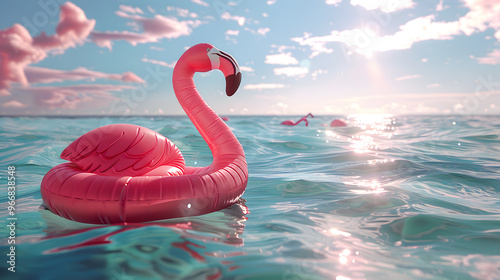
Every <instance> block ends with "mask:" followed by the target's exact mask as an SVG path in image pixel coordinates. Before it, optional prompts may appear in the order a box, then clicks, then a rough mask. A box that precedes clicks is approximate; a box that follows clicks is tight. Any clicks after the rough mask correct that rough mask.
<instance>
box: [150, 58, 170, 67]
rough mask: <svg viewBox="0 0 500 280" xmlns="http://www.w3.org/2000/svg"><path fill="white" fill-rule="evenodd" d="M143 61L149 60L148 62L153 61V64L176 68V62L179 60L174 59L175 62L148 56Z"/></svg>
mask: <svg viewBox="0 0 500 280" xmlns="http://www.w3.org/2000/svg"><path fill="white" fill-rule="evenodd" d="M142 61H143V62H147V63H152V64H158V65H161V66H165V67H168V68H174V67H175V63H176V62H177V61H174V62H171V63H168V62H165V61H160V60H154V59H148V58H143V59H142Z"/></svg>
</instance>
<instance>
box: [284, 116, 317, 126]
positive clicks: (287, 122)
mask: <svg viewBox="0 0 500 280" xmlns="http://www.w3.org/2000/svg"><path fill="white" fill-rule="evenodd" d="M309 116H310V117H311V118H314V116H313V115H312V114H311V113H309V114H307V115H305V116H303V117H302V118H301V119H300V120H298V121H297V122H293V121H291V120H286V121H283V122H282V123H281V124H282V125H298V124H299V123H300V122H305V123H306V126H308V125H309V122H308V121H307V117H309Z"/></svg>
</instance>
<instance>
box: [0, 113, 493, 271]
mask: <svg viewBox="0 0 500 280" xmlns="http://www.w3.org/2000/svg"><path fill="white" fill-rule="evenodd" d="M298 118H299V117H290V118H286V117H276V116H274V117H231V118H230V120H229V121H228V122H227V123H228V125H229V126H230V127H231V128H232V129H233V131H234V133H235V134H236V136H237V137H238V139H239V140H240V142H241V144H242V145H243V147H244V149H245V153H246V157H247V161H248V164H249V173H250V178H249V182H248V187H247V191H246V193H245V194H244V195H243V198H244V199H245V200H246V201H244V200H241V201H240V202H239V203H237V204H235V205H233V206H231V207H229V208H227V209H224V210H222V211H218V212H215V213H211V214H207V215H203V216H198V217H189V218H182V219H175V220H165V221H158V222H153V223H144V224H133V225H124V226H116V225H115V226H102V225H98V226H96V225H87V224H80V223H76V222H71V221H67V220H65V219H63V218H60V217H58V216H56V215H54V214H52V213H50V212H49V211H47V210H43V209H40V205H41V203H42V200H41V196H40V190H39V188H40V182H41V180H42V177H43V176H44V174H45V173H46V172H47V171H48V170H49V169H50V168H51V167H53V166H55V165H57V164H59V163H62V162H63V160H61V159H59V157H58V156H59V154H60V153H61V151H62V150H63V149H64V148H65V147H66V146H67V145H68V144H69V143H70V142H71V141H73V140H74V139H76V138H77V137H79V136H80V135H82V134H83V133H85V132H87V131H89V130H92V129H94V128H96V127H98V126H102V125H106V124H111V123H123V122H125V123H133V124H138V125H143V126H146V127H148V128H151V129H153V130H156V131H158V132H160V133H162V134H163V135H165V136H167V137H168V138H170V139H171V140H173V142H174V143H175V144H176V145H178V147H179V148H180V150H181V151H182V152H183V154H184V157H185V159H186V164H187V165H197V166H203V165H208V164H209V163H210V162H211V153H210V151H209V150H208V147H207V145H206V144H205V142H204V141H203V139H202V138H201V137H200V136H199V134H198V133H197V131H196V130H195V129H194V127H193V126H192V125H191V123H190V121H189V119H187V118H185V117H171V118H0V177H1V178H0V190H1V192H0V244H1V251H0V252H1V254H0V278H1V279H72V280H76V279H283V280H306V279H338V280H347V279H353V280H354V279H500V195H499V193H500V180H499V179H500V168H499V167H500V161H499V159H500V117H498V116H399V117H398V116H396V117H394V116H371V117H369V118H366V117H363V116H353V117H351V118H350V119H349V120H348V123H349V124H350V127H348V128H337V129H333V128H329V127H325V126H322V124H327V123H328V124H329V123H330V122H331V121H332V120H333V117H316V118H314V119H309V121H310V125H309V126H308V127H304V126H303V125H304V124H303V123H301V125H299V126H296V127H288V126H281V125H280V123H281V122H282V121H283V120H286V119H292V120H297V119H298ZM9 166H15V169H16V170H15V171H16V173H15V174H14V175H15V178H16V179H15V181H16V185H17V190H16V197H15V198H16V208H15V216H12V217H15V218H17V220H15V222H16V223H15V225H16V228H15V232H14V234H15V241H16V243H15V257H16V259H15V261H16V263H15V270H16V272H15V273H12V272H10V271H8V268H9V267H10V264H9V263H7V261H8V260H9V259H8V258H9V256H7V254H9V251H10V246H11V245H10V244H8V242H9V238H8V237H9V234H10V230H9V228H8V227H7V224H8V223H9V222H10V221H12V220H8V217H9V215H8V214H9V213H8V202H9V199H8V195H7V185H8V182H9V180H8V176H7V171H8V167H9ZM10 240H12V239H10Z"/></svg>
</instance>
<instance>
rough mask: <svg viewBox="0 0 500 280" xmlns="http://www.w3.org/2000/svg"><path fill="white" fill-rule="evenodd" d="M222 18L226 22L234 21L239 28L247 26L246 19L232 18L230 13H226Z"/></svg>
mask: <svg viewBox="0 0 500 280" xmlns="http://www.w3.org/2000/svg"><path fill="white" fill-rule="evenodd" d="M221 18H222V19H225V20H234V21H236V22H237V23H238V25H239V26H243V25H244V24H245V17H241V16H232V15H231V14H230V13H228V12H224V13H223V14H222V15H221Z"/></svg>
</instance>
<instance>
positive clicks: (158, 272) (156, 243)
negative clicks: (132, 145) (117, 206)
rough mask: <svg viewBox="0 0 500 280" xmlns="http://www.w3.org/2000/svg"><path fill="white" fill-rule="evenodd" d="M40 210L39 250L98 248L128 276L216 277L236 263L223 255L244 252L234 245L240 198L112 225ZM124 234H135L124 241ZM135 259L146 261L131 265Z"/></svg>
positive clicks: (238, 237) (112, 268)
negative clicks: (189, 213)
mask: <svg viewBox="0 0 500 280" xmlns="http://www.w3.org/2000/svg"><path fill="white" fill-rule="evenodd" d="M42 209H43V208H42ZM45 209H46V208H45ZM40 212H41V215H42V217H43V219H44V220H45V223H46V224H47V228H46V229H45V230H44V231H45V232H47V236H46V237H44V238H42V239H41V240H40V241H44V240H49V242H43V244H46V245H49V246H50V248H49V249H47V250H45V251H44V252H43V253H44V254H45V255H52V254H56V256H57V255H59V254H65V253H68V254H75V253H76V254H79V253H78V251H79V250H85V249H87V250H91V251H92V252H101V251H100V250H102V256H103V259H102V260H101V261H104V260H107V261H106V262H107V263H106V264H105V266H106V267H107V268H108V269H107V270H108V271H109V272H110V273H111V274H116V272H120V273H121V274H122V275H125V274H126V275H125V276H129V275H130V276H131V277H133V276H135V275H142V276H144V275H150V276H151V277H152V278H154V277H153V276H155V277H158V276H161V278H163V279H174V278H175V279H177V278H178V277H179V275H184V276H186V277H185V279H220V277H221V273H222V271H223V270H224V267H225V269H227V270H228V271H231V270H235V269H238V268H239V266H238V265H237V264H236V263H235V262H234V261H231V260H230V259H228V257H231V256H241V255H246V254H247V252H246V251H244V250H240V249H238V248H239V247H241V246H243V245H244V240H243V238H242V236H243V233H244V228H245V222H246V220H247V217H246V215H247V214H248V213H249V210H248V208H247V206H246V205H245V200H243V199H240V200H239V201H238V202H237V203H235V204H233V205H231V206H229V207H228V208H225V209H223V210H221V211H218V212H215V213H212V214H209V215H204V216H198V217H187V218H178V219H171V220H164V221H156V222H148V223H128V224H122V225H115V226H107V225H106V226H103V225H88V224H81V223H74V222H71V221H65V220H63V219H61V218H59V217H57V216H55V215H53V214H51V213H50V212H49V211H46V210H40ZM163 229H166V230H167V231H165V230H163ZM144 232H148V234H147V235H146V236H147V237H146V238H142V237H144ZM154 232H155V233H156V234H153V233H154ZM88 236H90V237H88ZM124 236H127V237H131V236H132V237H134V236H136V237H140V238H136V239H132V240H127V241H126V242H125V243H123V242H122V241H123V237H124ZM75 240H76V241H75ZM228 245H229V246H228ZM72 251H73V252H72ZM87 252H88V251H87ZM179 252H185V254H179ZM108 254H109V255H108ZM116 254H120V256H121V258H120V260H116V259H117V258H116ZM137 262H139V263H143V264H147V265H146V266H145V267H142V268H137V267H134V264H136V263H137ZM196 263H209V264H214V265H215V266H216V267H217V269H210V270H206V269H204V268H203V269H199V267H198V269H197V268H196V265H194V266H193V264H196ZM131 267H134V268H131ZM186 269H188V271H187V272H186ZM166 271H167V272H166ZM190 271H191V272H190ZM200 273H201V274H203V275H201V276H200V275H199V274H200ZM186 274H189V275H186ZM191 275H195V276H196V277H194V276H193V277H190V276H191ZM205 276H206V277H205ZM138 278H141V279H142V278H143V277H138ZM161 278H160V279H161ZM155 279H156V278H155ZM183 279H184V278H183Z"/></svg>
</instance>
